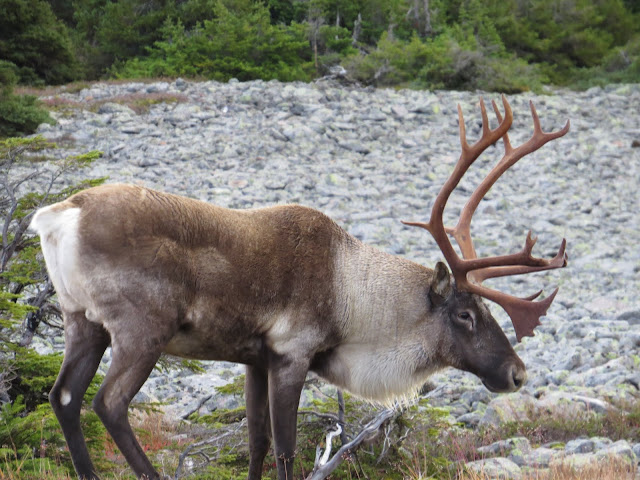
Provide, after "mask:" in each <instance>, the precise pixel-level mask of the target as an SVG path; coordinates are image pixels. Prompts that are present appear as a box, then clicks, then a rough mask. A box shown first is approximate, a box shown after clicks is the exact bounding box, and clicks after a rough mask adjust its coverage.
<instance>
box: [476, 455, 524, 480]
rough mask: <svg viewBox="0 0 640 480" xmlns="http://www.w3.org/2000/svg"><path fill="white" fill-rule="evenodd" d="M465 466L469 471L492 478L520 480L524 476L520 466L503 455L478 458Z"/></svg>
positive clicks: (497, 479)
mask: <svg viewBox="0 0 640 480" xmlns="http://www.w3.org/2000/svg"><path fill="white" fill-rule="evenodd" d="M465 467H466V469H467V470H468V471H470V472H472V473H474V474H477V475H482V477H483V478H488V479H491V480H519V479H520V478H522V470H520V467H519V466H518V465H516V464H515V463H514V462H512V461H511V460H509V459H508V458H503V457H497V458H485V459H484V460H476V461H474V462H469V463H467V464H466V465H465Z"/></svg>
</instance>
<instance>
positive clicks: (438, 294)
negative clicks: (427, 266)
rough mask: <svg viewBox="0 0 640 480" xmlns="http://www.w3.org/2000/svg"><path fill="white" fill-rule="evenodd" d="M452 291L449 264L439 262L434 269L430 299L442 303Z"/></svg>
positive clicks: (437, 303)
mask: <svg viewBox="0 0 640 480" xmlns="http://www.w3.org/2000/svg"><path fill="white" fill-rule="evenodd" d="M450 293H451V276H450V275H449V270H448V269H447V266H446V265H445V264H444V263H442V262H438V263H437V264H436V268H435V270H434V271H433V278H432V279H431V288H430V289H429V299H430V300H431V301H432V302H433V303H434V304H435V305H439V304H440V303H442V302H443V301H444V300H445V299H446V298H447V297H448V296H449V294H450Z"/></svg>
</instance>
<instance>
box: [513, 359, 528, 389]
mask: <svg viewBox="0 0 640 480" xmlns="http://www.w3.org/2000/svg"><path fill="white" fill-rule="evenodd" d="M511 378H512V379H513V386H514V387H516V390H517V389H519V388H520V387H522V385H524V382H526V381H527V371H526V370H525V369H524V368H518V367H517V366H515V365H514V366H513V367H511Z"/></svg>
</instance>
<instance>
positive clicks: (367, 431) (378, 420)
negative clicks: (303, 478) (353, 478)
mask: <svg viewBox="0 0 640 480" xmlns="http://www.w3.org/2000/svg"><path fill="white" fill-rule="evenodd" d="M395 414H396V410H395V409H393V408H388V409H386V410H383V411H381V412H380V413H378V415H376V416H375V417H374V419H373V420H371V421H370V422H369V423H368V424H367V425H366V426H365V427H364V428H363V429H362V431H360V433H359V434H358V435H356V437H355V438H354V439H353V440H351V441H350V442H349V443H347V444H345V445H343V446H342V447H341V448H340V449H339V450H338V451H337V452H336V453H335V455H333V457H331V459H330V460H329V461H327V462H326V463H325V464H324V465H319V464H316V465H315V466H314V467H313V471H312V472H311V475H309V476H308V477H307V480H323V479H325V478H327V477H328V476H329V475H330V474H331V473H332V472H333V471H334V470H335V469H336V468H338V465H340V463H342V460H343V458H344V456H345V454H347V453H349V452H350V451H351V450H354V449H356V448H358V447H359V446H360V444H361V443H362V442H363V441H364V440H366V439H367V438H369V437H371V436H372V435H374V434H375V433H376V432H377V431H378V430H379V429H380V426H381V425H382V424H383V423H384V422H386V421H387V420H389V419H390V418H391V417H393V416H394V415H395ZM327 448H330V445H327ZM316 460H317V458H316ZM318 463H319V462H318Z"/></svg>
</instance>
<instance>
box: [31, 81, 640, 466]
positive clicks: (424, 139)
mask: <svg viewBox="0 0 640 480" xmlns="http://www.w3.org/2000/svg"><path fill="white" fill-rule="evenodd" d="M150 95H155V96H156V98H158V99H162V98H164V99H165V100H167V99H170V100H171V101H166V102H159V103H157V104H152V105H151V106H150V107H149V109H148V111H145V112H142V113H136V112H135V111H134V110H133V109H132V108H129V107H128V106H126V105H125V104H127V103H128V104H130V105H131V102H132V101H134V100H135V99H137V98H144V97H148V96H150ZM484 95H485V97H487V98H488V99H491V98H494V97H495V98H496V100H498V101H499V99H498V97H497V96H495V95H492V94H484ZM479 96H480V94H478V93H470V92H440V91H436V92H426V91H421V92H418V91H409V90H401V91H394V90H374V89H365V88H359V87H342V86H340V85H337V84H334V83H332V82H327V81H320V82H317V83H315V84H299V83H295V84H281V83H278V82H261V81H257V82H249V83H239V82H234V81H232V82H229V83H227V84H221V83H215V82H201V83H191V82H186V81H183V80H181V79H178V80H177V81H175V82H172V83H151V84H144V83H128V84H117V85H115V84H95V85H92V86H90V87H89V88H86V89H83V90H82V91H79V92H76V93H63V94H59V95H58V96H57V97H56V98H55V99H49V100H48V101H49V102H51V103H56V104H58V105H61V104H69V105H84V106H85V108H73V109H64V110H61V111H60V113H58V114H57V116H58V124H57V125H55V126H48V125H43V126H41V128H40V131H39V133H40V134H41V135H44V136H45V137H47V138H50V139H53V140H59V141H60V140H62V141H64V142H66V143H69V144H71V145H72V146H71V147H70V148H71V151H72V152H75V151H77V152H84V151H87V150H94V149H97V150H101V151H103V152H104V156H103V158H102V159H101V160H99V161H98V162H97V163H96V165H95V166H94V168H93V170H92V172H91V174H92V175H95V176H108V177H109V181H110V182H133V183H140V184H144V185H147V186H149V187H154V188H158V189H161V190H165V191H168V192H174V193H178V194H182V195H189V196H192V197H195V198H199V199H202V200H206V201H210V202H213V203H216V204H218V205H222V206H227V207H234V208H246V207H257V206H264V205H271V204H275V203H291V202H295V203H301V204H305V205H308V206H312V207H315V208H318V209H320V210H322V211H323V212H325V213H326V214H328V215H330V216H331V217H333V218H334V219H335V220H336V221H337V222H338V223H339V224H341V225H342V226H343V227H344V228H345V229H347V230H348V231H349V232H351V233H352V234H353V235H355V236H356V237H358V238H360V239H361V240H363V241H364V242H367V243H370V244H373V245H376V246H377V247H379V248H381V249H383V250H386V251H388V252H391V253H394V254H398V255H402V256H404V257H406V258H409V259H411V260H414V261H416V262H419V263H422V264H425V265H428V266H433V265H434V264H435V262H436V261H438V260H439V259H441V254H440V253H439V251H438V249H437V247H436V246H435V243H434V242H433V240H432V239H431V238H430V236H429V235H428V234H427V233H426V232H424V231H421V230H420V229H414V228H409V227H405V226H403V225H402V224H401V223H400V220H401V219H406V220H423V219H426V217H427V216H428V212H429V210H430V207H431V202H432V200H433V198H434V197H435V195H436V194H437V192H438V190H439V188H440V186H441V185H442V183H443V182H444V180H445V179H446V178H447V176H448V175H449V174H450V172H451V169H452V168H453V165H454V163H455V161H456V160H457V157H458V155H459V138H458V125H457V113H456V104H460V105H461V106H462V109H463V111H464V113H465V119H466V124H467V135H468V137H469V140H470V141H473V140H474V139H475V138H477V137H478V136H479V134H480V111H479V108H478V106H477V103H478V98H479ZM530 99H531V100H533V102H534V103H535V105H536V107H537V110H538V113H539V115H540V118H541V121H542V125H543V128H544V129H545V130H552V129H553V130H555V129H559V128H561V127H562V126H563V125H564V123H565V122H566V120H567V119H570V121H571V131H570V132H569V134H567V135H566V136H565V137H563V138H561V139H559V140H556V141H554V142H552V143H550V144H548V145H546V146H545V147H543V148H542V149H541V150H540V151H538V152H536V153H534V154H532V155H530V156H529V157H526V158H525V159H523V160H522V161H521V162H520V163H519V164H517V165H516V166H515V167H514V168H512V170H511V171H509V172H508V173H506V174H505V175H504V177H503V178H501V179H500V181H499V182H498V184H497V185H496V186H495V187H494V189H493V190H492V191H491V192H490V193H489V194H488V195H487V197H486V199H485V200H484V201H483V202H482V203H481V204H480V207H479V209H478V212H477V213H476V218H475V219H474V222H473V233H474V236H475V237H476V238H477V241H476V245H477V247H478V250H479V254H480V255H495V254H499V253H504V252H506V251H516V250H517V249H519V248H520V247H521V245H522V242H523V241H524V238H525V235H526V232H527V231H528V230H529V229H532V230H533V232H534V234H535V235H538V237H539V240H538V244H537V246H536V253H537V254H538V255H542V256H551V255H553V254H554V253H555V250H556V249H557V247H558V245H559V243H560V239H561V238H562V237H566V238H567V241H568V252H569V258H570V260H569V267H568V268H566V269H563V270H559V271H554V272H548V273H545V274H541V275H539V276H537V275H534V276H532V277H534V278H518V279H512V280H509V281H496V282H495V283H494V285H495V286H496V287H497V288H501V289H506V290H510V291H512V292H514V293H515V294H518V295H521V296H523V295H525V294H526V295H528V294H530V293H532V292H534V291H536V290H538V289H539V288H542V287H543V286H544V287H545V291H547V292H549V291H551V287H552V286H554V285H559V286H560V293H559V294H558V297H557V299H556V301H555V303H554V304H553V306H552V308H551V309H550V312H549V315H548V316H547V317H546V318H545V319H544V320H543V325H542V326H541V327H540V328H538V329H537V330H536V336H535V337H533V338H525V339H524V341H523V342H522V343H521V344H518V345H517V346H516V350H517V351H518V353H519V355H520V356H521V357H522V359H523V360H524V362H525V364H526V365H527V367H528V370H529V382H528V383H527V385H526V386H525V387H524V388H523V389H522V390H521V392H519V393H517V394H513V395H508V396H497V395H494V394H491V393H489V392H488V391H486V390H485V389H484V387H483V386H482V385H481V384H480V382H479V381H478V380H477V379H476V378H475V377H473V376H471V375H468V374H465V373H462V372H456V371H453V370H450V371H446V372H442V373H441V374H438V375H437V376H435V377H433V389H432V390H431V391H430V392H429V393H428V396H429V397H430V398H431V401H432V403H433V404H436V405H442V406H447V407H448V408H449V409H450V411H451V414H452V415H453V417H455V418H456V419H457V420H458V421H460V422H463V423H465V424H467V425H472V426H475V425H478V424H483V423H496V422H499V421H502V420H504V419H509V418H519V416H521V415H530V414H531V412H538V414H545V411H546V410H545V408H547V407H548V406H549V405H552V406H554V407H557V406H564V407H565V408H567V409H586V410H592V411H601V410H603V409H608V408H613V407H612V402H613V403H616V402H617V401H619V400H620V399H623V398H627V397H629V396H636V397H637V395H638V390H639V389H640V356H639V350H638V349H639V347H640V298H639V295H638V293H639V292H640V247H639V245H640V227H639V224H640V212H639V209H640V188H638V186H639V182H640V148H635V147H637V146H638V143H639V142H640V85H621V86H611V87H608V88H606V89H604V90H603V89H600V88H596V89H591V90H588V91H586V92H569V91H554V92H549V94H546V95H535V94H524V95H512V96H510V97H509V101H510V103H511V106H512V108H513V111H514V116H515V119H514V123H513V126H512V129H511V133H510V136H511V140H512V143H514V144H516V145H517V144H520V143H522V142H524V141H526V140H527V139H528V138H529V135H530V134H531V132H532V123H531V116H530V113H529V106H528V101H529V100H530ZM45 100H47V99H45ZM634 142H635V143H634ZM64 153H65V154H68V151H67V152H64ZM501 155H502V145H496V147H490V148H489V149H488V151H487V152H486V153H485V154H484V156H483V157H481V159H480V160H479V161H478V162H477V165H474V167H473V168H472V169H471V170H470V172H469V173H468V174H467V177H465V179H464V181H463V182H462V184H461V188H459V189H458V190H457V191H456V193H455V194H454V195H453V197H452V199H451V200H450V205H451V206H450V208H449V209H448V210H447V212H446V213H447V218H450V219H451V220H453V219H454V218H455V215H456V213H457V212H458V211H459V209H460V208H461V206H462V205H463V204H464V200H465V197H466V195H468V194H469V193H470V191H472V189H473V188H474V186H475V184H477V183H478V181H480V180H481V179H482V178H483V176H484V175H485V174H486V172H487V171H488V169H489V168H490V165H492V164H493V162H495V161H497V160H498V159H499V158H500V156H501ZM83 175H85V176H86V173H83ZM492 309H493V311H494V315H496V317H497V318H499V320H500V321H501V323H502V324H503V326H504V328H505V330H506V331H507V332H508V335H510V336H511V337H514V335H513V333H512V332H513V330H512V327H511V325H510V322H509V320H508V317H506V315H505V314H504V313H503V312H502V311H500V309H499V307H496V306H494V307H493V308H492ZM105 362H108V356H107V357H106V358H105ZM241 371H242V369H241V368H240V367H238V366H235V365H232V364H225V363H218V364H212V365H209V366H208V372H207V374H204V375H193V376H192V375H186V374H184V373H181V374H174V375H173V377H177V378H170V377H168V376H167V375H164V374H163V375H155V376H154V377H153V378H151V379H150V380H149V381H148V382H147V384H146V385H145V387H144V389H143V392H142V393H141V397H140V398H146V399H160V400H164V401H168V402H170V403H171V404H172V405H173V406H172V408H173V409H174V410H175V412H176V413H177V414H180V413H183V412H185V411H189V410H190V409H192V408H193V407H194V405H196V404H197V403H198V401H199V400H200V399H201V398H202V397H204V396H206V395H209V394H211V392H212V387H213V386H217V385H222V384H225V383H227V382H228V381H229V379H230V378H232V377H233V376H235V375H237V374H238V373H241ZM225 402H228V399H225V398H223V397H222V396H220V397H219V398H218V397H216V396H214V398H212V399H211V400H210V401H208V402H206V403H205V404H204V405H203V406H202V411H206V410H207V409H211V408H213V407H214V406H215V405H224V404H225ZM523 405H528V407H527V408H524V407H523ZM584 442H587V443H588V445H587V444H585V443H581V444H580V445H579V446H576V444H572V445H569V444H567V446H566V447H565V450H564V451H563V453H561V454H558V453H557V452H558V450H557V449H556V450H555V451H551V452H549V451H548V450H549V449H546V450H545V449H544V448H538V449H535V450H533V449H531V448H530V446H526V445H525V446H524V447H523V445H522V444H521V443H518V439H515V440H513V442H512V443H513V444H516V445H517V448H516V447H513V448H512V446H509V445H507V446H504V445H503V446H502V447H501V448H503V450H502V451H504V452H505V454H504V458H503V459H502V460H499V461H498V462H511V463H513V465H511V464H509V465H508V466H509V468H511V469H512V470H513V472H515V473H513V478H518V475H520V473H519V472H520V467H521V466H526V465H533V466H536V467H540V468H543V467H546V466H548V465H549V463H551V462H553V461H558V460H557V459H558V458H559V455H560V456H569V457H571V456H572V455H584V454H587V457H588V458H590V459H591V460H594V459H595V460H597V458H598V455H604V454H605V453H611V454H615V455H622V456H627V457H628V458H629V459H630V461H633V462H635V461H637V458H640V445H629V444H628V443H627V442H622V443H620V442H618V443H612V442H611V441H609V440H607V439H596V440H593V439H592V440H584ZM512 451H514V452H516V453H513V454H511V453H510V452H512ZM634 451H635V454H634ZM518 452H519V453H518ZM523 452H524V453H523ZM589 452H591V453H589ZM602 452H605V453H602ZM509 455H510V456H509ZM506 456H509V459H507V458H506ZM572 458H574V459H576V461H577V459H578V457H575V456H574V457H572ZM483 468H489V466H483ZM498 468H499V469H502V470H504V471H506V466H504V465H501V466H498Z"/></svg>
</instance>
